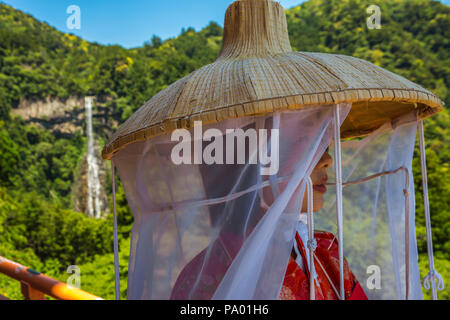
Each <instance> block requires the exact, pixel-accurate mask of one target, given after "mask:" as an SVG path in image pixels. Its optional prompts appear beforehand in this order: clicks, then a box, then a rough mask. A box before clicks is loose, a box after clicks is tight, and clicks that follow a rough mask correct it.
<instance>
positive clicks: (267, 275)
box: [114, 104, 420, 300]
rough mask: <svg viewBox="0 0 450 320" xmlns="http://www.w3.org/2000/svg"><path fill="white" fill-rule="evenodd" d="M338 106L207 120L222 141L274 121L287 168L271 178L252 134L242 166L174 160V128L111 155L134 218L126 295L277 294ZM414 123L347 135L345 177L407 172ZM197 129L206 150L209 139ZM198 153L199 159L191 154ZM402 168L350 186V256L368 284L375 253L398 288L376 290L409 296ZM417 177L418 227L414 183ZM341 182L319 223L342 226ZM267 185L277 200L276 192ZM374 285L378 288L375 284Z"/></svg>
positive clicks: (344, 108) (273, 146) (413, 266)
mask: <svg viewBox="0 0 450 320" xmlns="http://www.w3.org/2000/svg"><path fill="white" fill-rule="evenodd" d="M333 108H334V106H314V107H311V108H306V109H302V110H296V111H283V112H280V113H274V114H269V115H264V116H259V117H258V116H254V117H248V118H241V119H233V120H226V121H223V122H221V123H218V124H214V125H210V126H204V128H203V131H206V130H208V129H217V130H216V133H217V132H219V133H220V134H221V135H222V138H223V141H225V140H226V137H227V136H228V135H229V134H230V133H229V132H227V130H229V129H242V130H244V132H247V130H249V129H254V130H256V132H258V131H260V130H267V132H269V133H268V135H267V137H266V139H267V142H268V149H269V151H270V152H269V153H274V152H276V151H278V154H279V161H278V162H279V170H278V171H277V172H276V174H274V175H271V176H264V175H261V169H262V168H263V167H264V165H263V164H261V163H260V162H257V163H256V164H254V163H255V162H254V161H252V159H253V160H254V159H255V157H257V153H258V151H257V150H256V149H255V148H252V147H251V143H250V142H249V141H250V140H251V139H247V140H245V143H244V144H245V147H246V148H245V149H246V155H245V161H244V162H242V161H237V156H236V153H237V152H236V151H237V150H236V148H238V146H237V145H235V149H234V151H235V152H234V157H235V160H236V161H235V162H234V163H235V164H218V163H215V164H206V163H205V162H204V161H203V163H198V164H180V165H177V164H175V163H174V161H173V159H172V157H171V154H172V151H173V148H174V146H175V145H176V144H177V142H172V141H171V137H170V136H161V137H157V138H154V139H151V140H147V141H145V142H139V143H134V144H131V145H129V146H127V147H126V148H125V149H124V150H122V151H120V152H118V153H117V154H116V155H115V157H114V163H115V164H116V167H117V169H118V172H119V175H120V178H121V180H122V183H123V186H124V189H125V193H126V196H127V199H128V203H129V205H130V208H131V210H132V211H133V214H134V217H135V223H134V226H133V229H132V237H131V253H130V261H129V270H128V299H132V300H134V299H162V300H166V299H227V300H228V299H231V300H235V299H242V300H249V299H260V300H274V299H278V296H279V294H280V290H281V286H282V283H283V279H284V275H285V272H286V268H287V264H288V261H289V257H290V253H291V250H292V248H293V242H294V236H295V230H296V225H297V221H298V218H299V214H300V211H301V207H302V203H303V195H304V194H305V178H307V177H309V175H310V174H311V172H312V170H313V169H314V167H315V166H316V164H317V162H318V161H319V160H320V158H321V157H322V154H323V153H324V152H325V150H326V149H327V148H328V147H329V145H330V143H331V141H332V139H333ZM350 108H351V104H343V105H341V108H340V110H341V115H340V119H341V120H342V122H343V121H344V120H345V118H346V116H347V114H348V112H349V111H350ZM274 129H276V130H278V132H279V139H278V141H276V140H273V139H271V135H272V133H271V132H273V131H271V130H274ZM413 129H414V130H415V127H414V126H413V125H412V124H411V123H409V124H406V125H401V126H399V127H397V128H396V129H395V130H394V129H392V127H390V128H387V127H383V128H382V129H380V130H379V132H377V134H376V135H372V136H369V137H368V138H366V139H364V140H361V141H350V142H349V146H348V147H347V146H346V145H345V143H344V145H345V147H343V153H342V154H343V163H344V166H343V172H344V173H345V175H344V178H346V179H353V178H357V177H359V176H361V177H362V176H364V175H366V174H367V173H370V172H372V171H374V170H380V169H383V170H384V169H391V168H396V167H398V166H405V167H407V168H409V173H410V174H411V162H412V153H413V148H414V138H415V131H414V130H413ZM193 130H194V129H192V130H191V131H193ZM383 130H384V131H383ZM413 131H414V135H413ZM413 136H414V137H413ZM192 137H193V139H194V141H193V144H195V143H198V145H200V146H202V147H203V148H202V150H204V149H205V148H207V147H208V145H209V144H210V143H211V142H210V141H204V140H205V139H203V141H196V140H195V139H196V138H198V137H195V135H194V134H192ZM215 139H217V137H216V138H215ZM367 139H369V140H367ZM215 141H216V140H215ZM274 141H276V142H274ZM411 143H412V145H411ZM384 148H385V149H386V150H384ZM194 149H195V148H194ZM381 149H383V152H384V153H382V152H380V151H379V150H381ZM227 152H230V149H229V148H226V143H223V157H224V158H226V155H227ZM272 155H273V154H272ZM361 157H363V158H361ZM383 157H384V158H383ZM192 159H197V160H198V159H199V158H198V157H196V156H195V155H194V154H193V155H192ZM241 160H242V159H241ZM272 160H273V158H272ZM365 161H368V162H365ZM200 162H201V161H200ZM330 171H331V170H330ZM330 173H331V172H330ZM401 174H402V173H398V174H396V175H392V176H389V177H385V178H380V179H379V180H373V181H371V182H368V183H364V187H363V188H361V187H358V186H354V187H353V186H352V187H345V188H344V219H345V221H344V239H345V242H344V243H345V249H344V253H345V255H346V258H347V260H348V261H349V263H350V266H351V267H352V269H353V272H354V273H355V275H356V276H357V277H358V279H359V280H360V282H361V284H364V283H365V279H366V278H367V272H366V269H367V267H368V264H369V265H372V264H377V262H378V264H379V266H380V268H381V269H382V277H383V278H382V280H383V281H382V284H383V286H384V285H385V284H386V287H389V288H390V289H387V288H386V290H379V291H374V292H375V293H373V294H372V295H371V297H372V298H385V297H387V298H395V297H397V298H398V297H402V294H403V296H404V290H405V288H404V279H405V277H404V273H405V250H404V242H402V239H404V232H405V229H404V225H405V221H404V217H405V215H404V207H402V205H401V203H404V200H403V201H400V200H399V199H401V197H402V195H403V189H404V187H403V185H402V182H403V181H404V177H402V176H401ZM410 178H411V184H410V188H411V197H410V202H411V204H410V206H409V207H410V210H411V215H410V219H411V220H410V226H411V225H412V226H413V225H414V184H413V183H412V181H413V180H412V176H411V177H410ZM333 191H334V190H333V189H330V190H329V192H328V197H329V199H328V201H327V206H326V207H325V208H324V209H323V210H322V211H323V212H320V213H317V214H316V216H315V219H317V221H318V222H319V223H317V222H316V224H318V225H317V228H318V229H320V228H322V229H323V230H328V231H333V232H335V225H336V222H335V221H336V216H335V211H334V214H331V212H332V209H331V208H332V207H333V202H334V199H333ZM267 194H270V195H271V197H270V198H271V199H275V200H274V201H271V200H269V199H268V197H267ZM348 199H350V200H348ZM349 201H350V202H349ZM347 209H348V212H350V213H348V214H347ZM402 210H403V211H402ZM402 219H403V220H402ZM410 230H414V229H413V228H410ZM349 233H351V234H352V235H351V236H349ZM387 236H388V237H387ZM386 237H387V238H389V240H388V239H386ZM410 239H411V242H410V246H411V250H410V255H409V256H410V259H411V263H410V270H411V274H412V276H411V277H410V279H411V283H412V284H411V285H410V291H411V292H420V279H417V276H418V267H417V252H416V251H415V250H417V249H416V246H415V240H414V239H415V237H414V234H413V232H412V231H411V238H410ZM361 240H364V242H363V243H364V245H362V247H361V248H359V247H360V244H359V243H358V242H357V241H361ZM355 248H356V249H355ZM402 279H403V280H402ZM385 281H386V282H385ZM416 281H417V283H418V284H419V289H417V288H416ZM387 283H389V284H387ZM391 283H392V285H391ZM364 289H365V290H366V289H368V288H366V287H365V288H364ZM366 292H368V293H369V295H370V292H371V291H366ZM412 297H415V298H420V296H419V295H414V294H413V295H412Z"/></svg>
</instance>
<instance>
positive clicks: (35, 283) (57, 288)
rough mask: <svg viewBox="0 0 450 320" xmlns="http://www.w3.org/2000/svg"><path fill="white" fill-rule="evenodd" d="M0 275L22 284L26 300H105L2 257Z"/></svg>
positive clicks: (0, 259) (0, 258)
mask: <svg viewBox="0 0 450 320" xmlns="http://www.w3.org/2000/svg"><path fill="white" fill-rule="evenodd" d="M0 273H3V274H4V275H6V276H8V277H10V278H13V279H15V280H17V281H19V282H20V283H21V291H22V294H23V296H24V297H25V299H26V300H46V298H45V296H46V295H47V296H50V297H53V298H55V299H57V300H103V299H101V298H99V297H97V296H94V295H92V294H90V293H88V292H85V291H83V290H80V289H78V288H75V287H73V286H70V285H68V284H66V283H63V282H60V281H58V280H55V279H52V278H50V277H47V276H46V275H44V274H41V273H40V272H37V271H34V270H32V269H29V268H27V267H24V266H22V265H20V264H18V263H16V262H13V261H10V260H8V259H5V258H3V257H1V256H0ZM0 299H1V297H0Z"/></svg>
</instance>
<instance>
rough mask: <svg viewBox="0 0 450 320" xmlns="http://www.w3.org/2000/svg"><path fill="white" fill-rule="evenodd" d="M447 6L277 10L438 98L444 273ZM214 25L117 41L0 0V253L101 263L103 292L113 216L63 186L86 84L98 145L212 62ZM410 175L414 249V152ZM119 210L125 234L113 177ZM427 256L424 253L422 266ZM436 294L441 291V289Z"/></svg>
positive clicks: (447, 251)
mask: <svg viewBox="0 0 450 320" xmlns="http://www.w3.org/2000/svg"><path fill="white" fill-rule="evenodd" d="M372 4H377V5H379V6H380V8H381V10H382V20H381V24H382V29H381V30H368V29H367V27H366V19H367V17H368V14H367V13H366V8H367V7H368V6H369V5H372ZM449 13H450V7H449V6H446V5H444V4H442V3H440V2H437V1H432V0H310V1H307V2H305V3H303V4H302V5H301V6H298V7H296V8H292V9H290V10H288V11H287V17H288V24H289V34H290V38H291V43H292V46H293V47H294V48H295V49H296V50H298V51H320V52H330V53H341V54H346V55H352V56H356V57H359V58H363V59H366V60H369V61H371V62H373V63H375V64H377V65H380V66H382V67H384V68H387V69H388V70H390V71H393V72H396V73H398V74H401V75H403V76H404V77H406V78H408V79H410V80H412V81H415V82H417V83H419V84H421V85H423V86H424V87H426V88H427V89H429V90H431V91H433V92H435V93H436V94H437V95H438V96H439V97H440V98H441V99H442V100H443V101H445V102H446V104H447V108H446V110H445V111H444V112H442V113H441V114H439V115H438V116H436V117H433V118H431V119H429V120H427V121H426V139H427V146H428V153H427V156H428V167H429V178H430V179H429V182H430V199H431V210H432V223H433V232H434V244H435V250H436V258H437V266H438V269H439V271H440V272H442V273H443V275H444V276H446V277H447V280H448V281H450V279H449V278H450V262H448V261H449V259H450V240H449V239H450V168H449V163H450V115H449V110H448V106H449V105H450V91H449V88H450V56H449V55H450V15H449ZM168 23H169V22H168ZM222 33H223V30H222V28H221V27H220V26H219V25H218V24H216V23H211V24H210V25H209V26H208V27H206V28H204V29H203V30H200V31H196V30H194V29H191V28H189V29H184V30H182V31H181V33H180V35H179V36H178V37H176V38H173V39H169V40H167V41H162V40H161V39H160V38H158V37H157V36H153V37H151V35H149V41H148V42H146V43H145V44H143V46H142V47H140V48H135V49H130V50H127V49H125V48H123V47H120V46H104V45H99V44H96V43H90V42H87V41H85V40H83V39H80V38H78V37H76V36H74V35H69V34H65V33H63V32H60V31H58V30H56V29H54V28H52V27H51V26H49V25H48V24H46V23H43V22H40V21H38V20H36V19H35V18H33V17H32V16H30V15H27V14H25V13H23V12H21V11H18V10H15V9H13V8H12V7H10V6H8V5H5V4H2V3H0V255H2V254H4V255H8V257H11V258H14V259H17V260H21V261H23V263H26V264H29V265H30V266H31V267H35V268H38V269H40V270H41V271H44V272H47V271H48V272H49V273H50V274H52V275H54V276H56V277H60V278H64V272H63V271H64V268H65V266H66V265H67V264H69V263H70V264H75V263H79V264H86V268H87V269H88V270H100V271H98V273H96V272H97V271H93V273H92V274H91V276H89V275H85V276H84V277H87V278H84V279H88V280H86V283H89V286H90V287H89V288H90V289H89V288H86V289H89V290H93V291H95V292H93V293H96V294H99V295H102V296H103V297H105V298H107V297H108V295H109V292H110V291H108V290H106V289H105V288H109V285H110V283H111V279H112V278H111V277H110V274H112V273H111V272H112V269H110V268H109V267H110V266H109V265H107V266H105V263H104V262H105V261H110V260H111V257H112V256H111V254H110V253H111V250H112V243H111V241H110V240H111V239H110V236H111V233H110V223H111V221H109V220H105V221H95V222H93V221H91V220H90V219H87V218H85V217H84V216H83V215H81V214H79V213H76V212H73V211H72V210H73V208H74V204H73V201H72V196H73V186H74V184H75V180H76V177H78V176H80V170H81V169H80V168H82V167H83V165H82V161H83V155H84V153H85V145H86V140H85V133H84V131H85V125H84V121H83V119H84V118H83V110H82V109H80V107H81V106H80V105H79V104H81V103H80V102H79V101H82V99H83V97H84V96H86V95H90V96H95V97H96V98H97V104H96V108H95V110H94V116H95V119H94V127H95V132H96V135H97V138H98V140H99V141H98V142H99V144H100V145H102V144H103V143H104V142H105V140H106V139H107V138H108V136H109V135H110V133H111V132H112V131H113V130H115V128H116V127H117V126H118V125H119V124H120V123H122V122H123V121H124V120H125V119H127V118H128V117H129V116H130V115H131V114H132V113H133V112H134V111H135V110H136V109H137V108H139V107H140V106H141V105H142V104H143V103H144V102H146V101H147V100H148V99H150V98H151V97H152V96H153V95H154V94H156V93H157V92H159V91H160V90H162V89H163V88H165V87H166V86H168V85H169V84H171V83H172V82H174V81H176V80H177V79H179V78H181V77H183V76H185V75H187V74H189V73H190V72H192V71H194V70H196V69H198V68H200V67H201V66H203V65H205V64H208V63H210V62H212V61H214V59H215V58H216V56H217V54H218V52H219V50H220V46H221V39H222ZM15 115H22V116H23V117H24V119H21V118H19V117H15ZM414 175H415V183H416V190H417V193H416V195H417V198H416V202H417V237H418V240H419V243H418V244H419V250H420V253H421V254H424V253H425V252H426V242H425V228H424V218H423V206H422V204H421V203H422V199H421V185H420V181H421V180H420V165H419V163H418V161H417V160H415V163H414ZM108 179H109V180H108V181H109V182H108V186H107V188H108V192H109V189H110V188H109V187H110V177H108ZM118 210H119V224H120V236H121V238H122V239H123V241H124V243H129V241H128V237H129V232H130V225H131V223H132V221H133V219H132V216H131V213H130V210H129V208H128V206H127V204H126V200H125V197H124V194H123V189H121V188H119V190H118ZM107 219H110V218H109V217H108V218H107ZM74 224H76V225H77V228H73V225H74ZM61 232H64V236H62V235H61ZM86 239H88V240H86ZM95 254H97V255H99V256H97V257H94V255H95ZM124 259H125V258H124ZM125 260H126V259H125ZM425 265H426V259H424V258H423V256H422V257H421V271H422V273H424V272H425ZM124 266H125V268H126V263H125V262H124ZM106 269H108V270H109V271H108V272H109V273H108V272H106ZM58 272H62V273H61V275H60V276H59V273H58ZM100 273H101V274H100ZM105 274H108V276H105ZM123 276H126V271H124V272H123ZM89 277H90V278H89ZM2 281H3V280H2V279H1V277H0V294H6V295H9V296H16V295H20V294H19V293H18V292H19V291H18V290H16V289H9V287H8V284H9V282H8V281H6V282H2ZM448 281H447V282H448ZM5 283H6V284H5ZM112 292H113V290H111V294H112ZM442 297H444V298H449V299H450V289H447V291H445V292H444V293H442Z"/></svg>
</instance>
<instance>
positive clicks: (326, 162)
mask: <svg viewBox="0 0 450 320" xmlns="http://www.w3.org/2000/svg"><path fill="white" fill-rule="evenodd" d="M332 164H333V158H332V157H331V156H330V154H329V153H328V152H325V153H324V154H323V156H322V159H320V162H319V166H320V167H321V168H328V167H331V165H332Z"/></svg>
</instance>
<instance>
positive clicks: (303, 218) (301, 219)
mask: <svg viewBox="0 0 450 320" xmlns="http://www.w3.org/2000/svg"><path fill="white" fill-rule="evenodd" d="M298 221H299V222H302V223H304V224H306V225H308V215H307V214H306V213H300V216H299V217H298Z"/></svg>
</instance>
